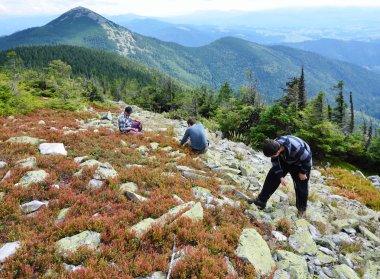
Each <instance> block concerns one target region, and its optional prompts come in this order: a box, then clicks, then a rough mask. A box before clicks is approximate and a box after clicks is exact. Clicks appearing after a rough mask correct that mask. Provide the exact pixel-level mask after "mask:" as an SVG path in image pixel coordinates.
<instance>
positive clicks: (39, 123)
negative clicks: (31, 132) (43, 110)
mask: <svg viewBox="0 0 380 279" xmlns="http://www.w3.org/2000/svg"><path fill="white" fill-rule="evenodd" d="M38 125H46V123H45V121H43V120H40V121H38Z"/></svg>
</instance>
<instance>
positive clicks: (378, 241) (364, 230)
mask: <svg viewBox="0 0 380 279" xmlns="http://www.w3.org/2000/svg"><path fill="white" fill-rule="evenodd" d="M359 229H360V231H361V232H362V234H364V236H365V237H367V238H368V239H369V240H371V241H372V242H374V243H375V244H376V245H380V238H378V237H377V236H376V235H374V234H373V233H371V232H370V231H369V230H368V229H367V228H365V227H363V226H359Z"/></svg>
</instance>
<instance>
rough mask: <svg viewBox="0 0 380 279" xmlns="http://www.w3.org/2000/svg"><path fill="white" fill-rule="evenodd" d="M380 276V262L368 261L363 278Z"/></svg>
mask: <svg viewBox="0 0 380 279" xmlns="http://www.w3.org/2000/svg"><path fill="white" fill-rule="evenodd" d="M378 278H380V263H378V262H377V263H376V262H373V261H367V264H366V265H365V268H364V275H363V279H378Z"/></svg>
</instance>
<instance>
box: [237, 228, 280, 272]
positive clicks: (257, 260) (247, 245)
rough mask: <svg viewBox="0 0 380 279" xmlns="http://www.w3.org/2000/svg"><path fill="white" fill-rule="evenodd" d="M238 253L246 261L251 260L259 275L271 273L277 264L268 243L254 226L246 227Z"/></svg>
mask: <svg viewBox="0 0 380 279" xmlns="http://www.w3.org/2000/svg"><path fill="white" fill-rule="evenodd" d="M235 253H236V255H237V256H238V257H239V258H241V259H242V260H244V261H247V262H250V263H251V264H252V265H253V267H254V268H255V270H256V272H257V273H258V275H259V276H260V275H269V274H270V273H271V272H272V269H273V268H274V266H275V263H274V261H273V259H272V256H271V253H270V250H269V247H268V244H267V243H266V242H265V241H264V239H263V238H262V237H261V235H260V234H259V233H258V232H257V231H256V230H255V229H253V228H251V229H244V230H243V232H242V234H241V236H240V239H239V245H238V247H237V249H236V251H235Z"/></svg>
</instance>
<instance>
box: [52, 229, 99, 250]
mask: <svg viewBox="0 0 380 279" xmlns="http://www.w3.org/2000/svg"><path fill="white" fill-rule="evenodd" d="M82 245H84V246H86V247H87V248H89V249H93V250H95V249H97V248H98V247H99V245H100V233H97V232H93V231H84V232H81V233H79V234H76V235H73V236H70V237H65V238H62V239H60V240H59V241H57V250H58V252H62V253H64V252H73V253H74V252H76V250H77V249H78V248H79V247H80V246H82Z"/></svg>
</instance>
